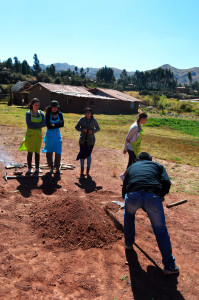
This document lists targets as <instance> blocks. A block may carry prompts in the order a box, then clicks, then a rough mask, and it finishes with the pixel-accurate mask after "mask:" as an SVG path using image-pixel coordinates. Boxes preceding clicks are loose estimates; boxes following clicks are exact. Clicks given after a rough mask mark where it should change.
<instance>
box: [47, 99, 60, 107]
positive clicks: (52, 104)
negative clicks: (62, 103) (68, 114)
mask: <svg viewBox="0 0 199 300" xmlns="http://www.w3.org/2000/svg"><path fill="white" fill-rule="evenodd" d="M49 106H50V107H59V102H58V101H57V100H52V101H51V102H50V105H49Z"/></svg>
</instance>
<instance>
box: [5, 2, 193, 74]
mask: <svg viewBox="0 0 199 300" xmlns="http://www.w3.org/2000/svg"><path fill="white" fill-rule="evenodd" d="M0 11H1V13H0V28H1V35H0V60H1V61H4V60H6V59H7V58H9V57H12V58H13V57H14V56H17V57H18V58H19V60H20V61H22V60H24V59H26V60H27V61H28V63H29V64H30V65H32V64H33V55H34V53H37V55H38V58H39V60H40V63H43V64H51V63H56V62H61V63H64V62H67V63H69V64H73V65H77V66H78V67H84V68H86V67H98V68H99V67H103V66H105V65H106V66H109V67H115V68H119V69H126V70H127V71H135V70H140V71H141V70H149V69H153V68H157V67H159V66H160V65H162V64H170V65H172V66H174V67H176V68H180V69H186V68H191V67H199V38H198V36H199V33H198V28H199V21H198V11H199V1H198V0H189V1H179V0H172V1H171V0H166V1H165V0H140V1H138V0H137V1H135V0H121V1H118V0H100V1H98V0H70V1H69V0H56V1H55V0H48V1H46V0H40V1H38V0H34V1H30V0H17V1H16V0H10V1H2V0H1V1H0Z"/></svg>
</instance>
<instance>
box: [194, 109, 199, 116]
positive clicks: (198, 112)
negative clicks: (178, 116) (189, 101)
mask: <svg viewBox="0 0 199 300" xmlns="http://www.w3.org/2000/svg"><path fill="white" fill-rule="evenodd" d="M194 113H195V114H196V116H199V108H198V109H196V110H195V111H194Z"/></svg>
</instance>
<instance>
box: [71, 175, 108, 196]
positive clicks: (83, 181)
mask: <svg viewBox="0 0 199 300" xmlns="http://www.w3.org/2000/svg"><path fill="white" fill-rule="evenodd" d="M75 184H76V185H77V186H78V187H79V188H80V189H84V190H85V193H92V192H94V191H99V190H101V189H102V188H103V187H102V186H97V185H96V182H95V181H94V180H92V177H91V176H88V177H84V176H82V177H80V178H79V183H77V182H75Z"/></svg>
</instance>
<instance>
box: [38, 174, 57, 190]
mask: <svg viewBox="0 0 199 300" xmlns="http://www.w3.org/2000/svg"><path fill="white" fill-rule="evenodd" d="M60 179H61V177H60V174H57V173H55V174H54V176H51V174H50V172H48V173H46V175H45V176H43V177H42V181H43V183H42V185H41V186H40V188H41V189H42V191H43V193H44V194H46V195H52V194H53V193H54V192H56V190H57V189H60V188H61V187H62V186H61V185H59V184H58V181H59V180H60Z"/></svg>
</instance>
